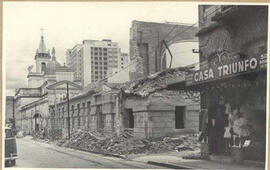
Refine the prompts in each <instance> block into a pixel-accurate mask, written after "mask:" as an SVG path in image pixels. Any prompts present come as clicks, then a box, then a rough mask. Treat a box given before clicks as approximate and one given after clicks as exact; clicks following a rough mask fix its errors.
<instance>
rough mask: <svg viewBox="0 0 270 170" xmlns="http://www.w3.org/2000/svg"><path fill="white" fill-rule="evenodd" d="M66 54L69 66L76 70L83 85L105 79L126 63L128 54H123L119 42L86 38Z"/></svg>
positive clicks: (77, 76)
mask: <svg viewBox="0 0 270 170" xmlns="http://www.w3.org/2000/svg"><path fill="white" fill-rule="evenodd" d="M66 54H67V56H66V57H67V63H68V66H70V67H72V68H73V69H74V70H75V77H76V79H79V80H81V82H82V85H83V86H86V85H88V84H90V83H93V82H96V81H99V80H102V79H104V78H105V77H107V76H108V75H110V74H112V73H113V72H114V71H115V70H119V68H122V67H124V65H125V64H126V59H125V57H126V55H125V54H123V55H121V51H120V48H119V46H118V44H117V43H116V42H112V41H111V40H106V39H104V40H102V41H98V40H84V41H83V43H82V44H77V45H76V46H74V47H73V48H72V49H68V50H67V52H66Z"/></svg>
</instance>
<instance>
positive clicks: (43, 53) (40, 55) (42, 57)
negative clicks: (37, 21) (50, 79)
mask: <svg viewBox="0 0 270 170" xmlns="http://www.w3.org/2000/svg"><path fill="white" fill-rule="evenodd" d="M50 59H51V55H50V52H49V50H48V51H47V49H46V45H45V41H44V37H43V29H41V39H40V43H39V47H38V49H37V51H36V55H35V60H36V72H37V73H43V72H45V70H46V67H47V65H48V62H49V61H50Z"/></svg>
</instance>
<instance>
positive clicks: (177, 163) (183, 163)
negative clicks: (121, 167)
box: [132, 155, 264, 170]
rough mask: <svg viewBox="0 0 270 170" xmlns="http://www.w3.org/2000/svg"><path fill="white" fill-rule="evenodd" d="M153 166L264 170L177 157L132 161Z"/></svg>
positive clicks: (152, 156) (150, 157)
mask: <svg viewBox="0 0 270 170" xmlns="http://www.w3.org/2000/svg"><path fill="white" fill-rule="evenodd" d="M132 160H134V161H139V162H145V163H148V164H152V165H158V166H164V167H167V168H172V169H228V170H263V169H264V168H262V167H255V166H245V165H236V164H227V163H219V162H214V161H207V160H194V159H193V160H192V159H182V158H181V157H180V156H175V155H147V156H141V157H137V158H134V159H132Z"/></svg>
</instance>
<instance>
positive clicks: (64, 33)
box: [3, 2, 198, 95]
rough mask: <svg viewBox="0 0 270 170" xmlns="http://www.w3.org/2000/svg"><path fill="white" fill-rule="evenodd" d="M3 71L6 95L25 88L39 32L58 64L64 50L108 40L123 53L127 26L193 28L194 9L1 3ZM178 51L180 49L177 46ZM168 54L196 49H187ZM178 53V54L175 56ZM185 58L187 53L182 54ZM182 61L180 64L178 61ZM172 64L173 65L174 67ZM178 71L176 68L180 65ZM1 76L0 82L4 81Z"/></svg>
mask: <svg viewBox="0 0 270 170" xmlns="http://www.w3.org/2000/svg"><path fill="white" fill-rule="evenodd" d="M3 4H4V5H3V7H4V8H3V69H4V72H3V73H4V74H5V73H6V74H5V75H4V80H6V81H5V82H6V83H5V84H6V86H5V85H4V88H5V87H6V93H5V94H6V95H14V89H15V88H21V87H27V73H28V71H27V68H28V66H30V65H34V64H35V60H34V55H35V52H36V49H37V48H38V45H39V41H40V35H41V30H40V29H41V28H44V29H45V31H44V33H43V34H44V39H45V43H46V47H47V48H48V49H50V50H51V49H52V47H55V50H56V58H57V60H58V61H59V62H60V63H62V64H63V63H64V62H65V59H66V56H65V52H66V50H67V49H69V48H72V47H74V46H75V45H76V44H79V43H82V41H83V40H85V39H96V40H101V39H111V40H112V41H114V42H118V43H119V47H120V48H121V51H123V52H129V29H130V27H131V22H132V21H133V20H139V21H149V22H179V23H190V24H193V23H196V22H197V21H198V6H197V5H196V4H195V3H187V2H184V3H183V2H125V3H124V2H76V3H75V2H3ZM180 46H181V44H180ZM180 46H178V47H174V49H173V50H172V53H175V54H176V53H178V54H181V53H183V54H184V53H187V51H190V50H191V48H195V47H197V45H196V44H194V43H188V44H187V45H185V46H183V48H185V49H182V51H181V50H179V47H180ZM177 49H178V51H177ZM188 53H189V52H188ZM179 61H183V60H179ZM179 61H178V62H176V61H175V62H174V64H173V66H174V67H176V66H177V64H176V63H179ZM180 65H181V62H180ZM5 76H6V77H5Z"/></svg>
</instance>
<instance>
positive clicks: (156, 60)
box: [130, 21, 198, 80]
mask: <svg viewBox="0 0 270 170" xmlns="http://www.w3.org/2000/svg"><path fill="white" fill-rule="evenodd" d="M173 28H174V29H173ZM188 28H189V29H188ZM187 29H188V30H187ZM171 30H172V31H171ZM184 30H187V31H185V32H184V33H182V32H183V31H184ZM170 31H171V33H170V34H169V35H168V36H167V34H168V33H169V32H170ZM197 31H198V28H197V27H191V26H187V25H180V24H179V25H175V24H169V23H151V22H142V21H133V22H132V27H131V28H130V61H131V62H133V61H136V62H137V64H134V66H133V68H132V69H131V70H130V72H131V73H130V79H131V80H135V79H138V78H141V77H145V76H147V75H149V74H153V73H155V72H158V71H161V70H163V69H165V68H166V60H165V59H162V57H161V56H162V54H163V53H164V50H165V46H164V45H161V44H162V43H160V42H161V41H162V40H163V39H164V40H165V41H166V42H167V44H168V46H169V45H171V44H173V43H177V42H180V41H182V40H190V39H192V40H194V39H196V37H195V34H196V33H197ZM180 33H181V34H180ZM177 34H178V36H176V35H177ZM174 36H176V37H175V38H174V39H173V40H171V39H172V38H173V37H174ZM169 40H171V41H169Z"/></svg>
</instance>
